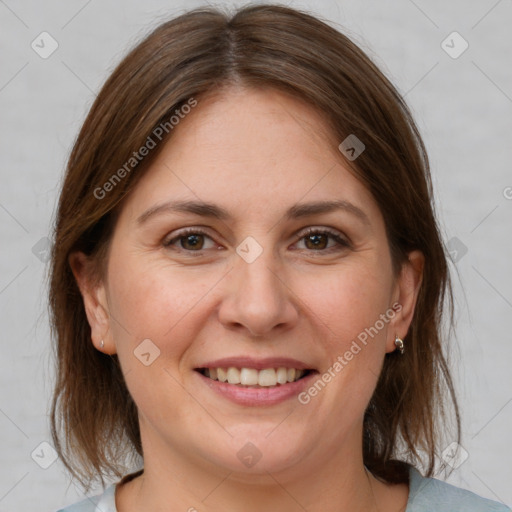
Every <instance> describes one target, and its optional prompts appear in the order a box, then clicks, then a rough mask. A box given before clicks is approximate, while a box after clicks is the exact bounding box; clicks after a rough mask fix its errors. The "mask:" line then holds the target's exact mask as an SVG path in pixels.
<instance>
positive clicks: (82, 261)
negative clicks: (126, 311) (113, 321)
mask: <svg viewBox="0 0 512 512" xmlns="http://www.w3.org/2000/svg"><path fill="white" fill-rule="evenodd" d="M68 262H69V265H70V267H71V270H72V271H73V275H74V276H75V279H76V282H77V285H78V287H79V288H80V293H81V294H82V298H83V301H84V307H85V313H86V315H87V320H88V322H89V325H90V327H91V340H92V342H93V344H94V345H95V346H96V348H97V349H98V350H100V351H101V352H104V353H106V354H115V353H116V349H115V344H114V340H113V339H112V336H111V335H110V312H109V307H108V302H107V294H106V290H105V285H104V284H103V283H99V284H93V283H94V280H93V279H92V271H91V268H92V262H91V260H90V259H89V258H88V257H87V256H86V255H85V254H84V253H83V252H74V253H71V254H70V255H69V258H68ZM102 340H103V343H104V346H103V347H101V345H100V344H101V341H102Z"/></svg>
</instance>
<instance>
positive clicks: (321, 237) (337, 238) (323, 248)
mask: <svg viewBox="0 0 512 512" xmlns="http://www.w3.org/2000/svg"><path fill="white" fill-rule="evenodd" d="M301 235H302V236H301V238H300V240H299V243H300V242H302V241H304V245H305V248H306V249H309V250H312V251H316V252H331V251H333V250H334V251H336V250H341V249H343V248H348V247H350V243H349V242H348V240H346V239H345V238H343V237H342V235H341V234H340V233H338V232H336V231H331V230H329V229H326V228H322V229H320V228H309V229H308V230H307V231H306V232H305V233H304V232H303V233H301ZM329 239H331V240H332V241H333V243H332V244H331V245H330V246H329V245H328V244H329Z"/></svg>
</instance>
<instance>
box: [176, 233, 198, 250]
mask: <svg viewBox="0 0 512 512" xmlns="http://www.w3.org/2000/svg"><path fill="white" fill-rule="evenodd" d="M179 240H180V241H181V247H182V248H183V249H187V250H188V249H190V250H195V249H198V250H199V249H202V248H203V245H204V236H203V235H201V234H193V235H185V236H180V237H179Z"/></svg>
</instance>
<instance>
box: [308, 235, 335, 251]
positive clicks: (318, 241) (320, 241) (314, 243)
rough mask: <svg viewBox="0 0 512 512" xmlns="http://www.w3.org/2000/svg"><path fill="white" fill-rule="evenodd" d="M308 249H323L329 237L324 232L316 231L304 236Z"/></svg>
mask: <svg viewBox="0 0 512 512" xmlns="http://www.w3.org/2000/svg"><path fill="white" fill-rule="evenodd" d="M304 240H305V241H306V247H307V248H308V249H325V248H326V247H327V244H328V243H329V237H328V236H327V235H326V234H325V233H317V234H313V235H308V236H306V237H304Z"/></svg>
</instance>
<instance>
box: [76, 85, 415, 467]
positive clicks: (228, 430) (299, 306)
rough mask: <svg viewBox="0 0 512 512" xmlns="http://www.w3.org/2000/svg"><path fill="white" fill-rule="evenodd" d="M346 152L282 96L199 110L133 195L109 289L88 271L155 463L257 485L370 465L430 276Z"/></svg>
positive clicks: (222, 100)
mask: <svg viewBox="0 0 512 512" xmlns="http://www.w3.org/2000/svg"><path fill="white" fill-rule="evenodd" d="M336 146H337V143H336V141H334V140H332V138H331V137H330V135H329V134H328V133H327V130H326V128H325V126H324V123H323V120H322V118H321V117H320V116H319V114H318V113H317V112H316V111H314V110H313V109H312V108H310V107H309V106H307V105H305V104H303V103H301V102H298V101H297V100H296V99H292V98H290V97H288V96H286V95H284V94H282V93H279V92H276V91H273V90H247V89H245V90H240V89H239V90H231V91H230V92H229V93H228V94H226V95H223V96H222V97H217V98H213V97H212V98H209V99H202V100H199V101H198V106H197V107H196V108H195V109H194V110H193V111H192V112H191V113H190V114H189V115H188V116H187V117H185V118H184V119H182V120H181V121H180V123H179V125H178V126H177V127H175V129H174V132H173V137H172V138H171V139H170V140H169V142H168V143H167V144H166V146H165V147H164V148H163V150H162V152H161V153H160V154H159V156H158V158H157V159H156V160H155V161H154V163H152V165H151V167H150V168H149V170H148V171H147V173H146V174H145V175H144V176H143V178H142V179H141V181H140V182H139V183H138V185H137V187H136V188H135V190H134V191H133V192H132V194H131V195H130V196H129V197H128V198H127V199H126V201H125V203H124V205H123V209H122V211H121V214H120V217H119V220H118V223H117V225H116V228H115V232H114V235H113V239H112V244H111V249H110V253H109V260H108V275H107V279H106V281H105V282H103V284H102V285H101V286H99V287H98V288H95V289H94V290H88V289H86V287H85V286H84V280H83V276H82V275H81V273H80V270H79V264H78V262H79V261H80V256H77V260H76V261H74V264H72V266H73V268H74V271H75V275H76V276H77V279H78V280H79V282H80V283H81V289H82V291H83V293H84V300H85V304H86V310H87V314H88V318H89V322H90V324H91V330H92V338H93V342H94V343H95V344H96V346H97V347H99V341H100V340H101V339H103V340H104V343H105V346H104V348H103V349H102V350H103V351H105V352H107V353H110V354H114V353H116V354H118V357H119V360H120V363H121V366H122V369H123V373H124V375H125V379H126V382H127V385H128V388H129V391H130V393H131V394H132V396H133V399H134V401H135V403H136V404H137V406H138V410H139V418H140V426H141V435H142V439H143V447H144V452H145V459H147V460H150V458H151V459H152V460H153V461H154V463H155V464H157V462H156V461H157V460H159V461H160V463H162V464H163V461H164V460H165V461H168V460H177V459H181V460H186V461H187V462H189V463H191V464H194V465H196V466H197V467H202V468H208V469H212V468H219V467H222V468H225V469H226V470H229V471H232V472H235V473H239V474H241V475H244V474H249V473H252V474H253V475H254V474H255V473H263V472H265V471H270V472H273V473H276V472H279V471H281V472H300V471H303V468H307V471H311V469H312V467H314V466H315V465H321V464H324V465H325V464H326V463H327V461H329V460H332V459H333V455H332V454H333V453H334V451H335V449H336V453H340V454H343V456H344V457H345V461H347V460H356V459H357V457H360V453H361V441H360V436H361V430H362V420H363V415H364V411H365V408H366V406H367V404H368V401H369V400H370V397H371V395H372V392H373V390H374V388H375V385H376V382H377V378H378V375H379V372H380V369H381V366H382V362H383V359H384V356H385V354H386V352H391V351H393V350H394V349H395V347H394V339H395V335H396V334H397V335H399V336H400V337H403V336H405V334H406V332H407V328H408V325H409V322H410V320H411V315H412V311H413V308H414V302H415V298H416V293H417V288H418V285H419V278H418V277H417V272H416V271H415V267H414V265H413V264H412V263H408V264H407V265H404V268H403V269H402V272H401V273H400V274H399V275H394V274H393V271H392V262H391V257H390V251H389V245H388V241H387V238H386V231H385V225H384V221H383V218H382V215H381V213H380V211H379V208H378V206H377V204H376V203H375V201H374V200H373V198H372V196H371V194H370V193H369V192H368V191H367V190H366V188H365V187H364V186H363V185H362V184H361V183H360V182H359V181H358V180H357V179H356V178H355V177H354V175H353V174H351V172H349V171H348V170H347V168H346V167H344V164H343V160H342V158H341V155H340V154H339V153H338V152H337V148H336ZM178 203H179V204H178ZM192 203H194V204H192ZM206 203H207V205H206V206H205V204H206ZM180 205H181V206H180ZM155 207H159V208H158V209H155ZM411 261H413V259H411ZM397 304H398V305H397ZM393 306H394V307H395V309H393ZM225 379H228V381H227V382H223V381H224V380H225ZM240 381H241V382H240ZM238 382H239V383H238ZM254 461H256V462H257V463H254Z"/></svg>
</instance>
